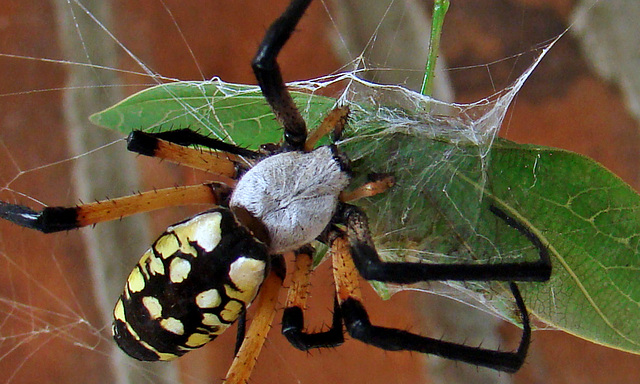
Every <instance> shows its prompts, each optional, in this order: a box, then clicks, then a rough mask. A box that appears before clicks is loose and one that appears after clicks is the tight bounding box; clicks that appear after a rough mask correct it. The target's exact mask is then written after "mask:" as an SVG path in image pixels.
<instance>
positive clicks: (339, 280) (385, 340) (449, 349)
mask: <svg viewBox="0 0 640 384" xmlns="http://www.w3.org/2000/svg"><path fill="white" fill-rule="evenodd" d="M350 249H351V246H350V244H349V241H348V240H347V238H346V236H344V235H342V236H338V237H335V239H334V240H333V241H332V243H331V251H332V259H333V268H334V279H335V281H336V290H337V297H338V301H339V303H340V309H341V312H342V317H343V319H344V323H345V327H346V328H347V332H348V333H349V335H350V336H351V337H353V338H355V339H358V340H360V341H362V342H364V343H367V344H370V345H373V346H375V347H378V348H382V349H385V350H389V351H402V350H404V351H415V352H420V353H428V354H433V355H437V356H440V357H444V358H447V359H453V360H458V361H462V362H466V363H469V364H475V365H479V366H483V367H488V368H492V369H496V370H500V371H505V372H515V371H517V370H518V369H519V368H520V367H521V366H522V364H523V362H524V359H525V357H526V354H527V350H528V348H529V343H530V341H531V326H530V324H529V315H528V313H527V308H526V307H525V305H524V301H523V300H522V296H521V295H520V291H519V290H518V287H517V286H516V284H515V283H510V284H509V286H510V289H511V292H512V293H513V296H514V298H515V301H516V306H517V308H518V311H519V312H520V318H521V321H522V325H523V333H522V338H521V340H520V345H519V346H518V349H517V350H516V351H515V352H504V351H495V350H490V349H484V348H477V347H472V346H468V345H463V344H457V343H452V342H448V341H444V340H439V339H434V338H430V337H425V336H421V335H418V334H415V333H411V332H407V331H403V330H400V329H395V328H387V327H381V326H375V325H372V324H371V321H370V320H369V315H368V314H367V311H366V309H365V308H364V305H363V304H362V299H361V296H360V286H359V282H358V274H357V272H356V271H357V270H356V268H355V265H354V263H353V260H352V258H351V256H350V255H349V250H350Z"/></svg>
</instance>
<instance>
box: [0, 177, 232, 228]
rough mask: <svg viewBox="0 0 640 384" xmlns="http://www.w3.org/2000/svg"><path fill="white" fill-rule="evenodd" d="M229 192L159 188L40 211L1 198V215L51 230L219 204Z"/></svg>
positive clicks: (208, 187) (209, 188) (219, 187)
mask: <svg viewBox="0 0 640 384" xmlns="http://www.w3.org/2000/svg"><path fill="white" fill-rule="evenodd" d="M228 194H229V188H228V187H226V186H225V185H222V184H217V183H209V184H200V185H191V186H184V187H172V188H165V189H158V190H153V191H147V192H142V193H139V194H136V195H130V196H124V197H120V198H117V199H111V200H103V201H97V202H95V203H88V204H82V205H78V206H76V207H46V208H44V209H42V210H40V211H36V210H33V209H31V208H29V207H26V206H23V205H17V204H10V203H6V202H4V201H0V218H2V219H5V220H9V221H11V222H13V223H15V224H18V225H20V226H23V227H26V228H30V229H35V230H38V231H40V232H44V233H52V232H60V231H67V230H70V229H76V228H80V227H85V226H88V225H93V224H97V223H101V222H105V221H111V220H118V219H121V218H123V217H126V216H131V215H135V214H138V213H141V212H148V211H153V210H157V209H161V208H166V207H173V206H181V205H190V204H211V205H218V204H219V203H220V202H221V201H224V200H225V199H226V197H227V195H228Z"/></svg>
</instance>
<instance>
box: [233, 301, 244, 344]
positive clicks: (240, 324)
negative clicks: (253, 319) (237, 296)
mask: <svg viewBox="0 0 640 384" xmlns="http://www.w3.org/2000/svg"><path fill="white" fill-rule="evenodd" d="M236 323H237V324H238V331H237V332H236V348H235V350H234V352H233V353H234V354H236V355H237V354H238V351H239V350H240V347H242V342H243V341H244V338H245V336H246V335H247V310H246V309H245V310H244V311H242V313H241V314H240V316H238V320H237V321H236Z"/></svg>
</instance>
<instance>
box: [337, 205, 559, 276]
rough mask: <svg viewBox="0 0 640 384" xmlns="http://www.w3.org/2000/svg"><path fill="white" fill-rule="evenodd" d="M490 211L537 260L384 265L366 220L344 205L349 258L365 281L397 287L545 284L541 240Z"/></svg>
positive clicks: (547, 266) (547, 269)
mask: <svg viewBox="0 0 640 384" xmlns="http://www.w3.org/2000/svg"><path fill="white" fill-rule="evenodd" d="M490 209H491V212H493V213H494V214H495V215H496V216H498V217H499V218H500V219H502V220H504V221H505V222H506V223H507V224H508V225H509V226H511V227H513V228H514V229H516V230H517V231H518V232H520V233H522V234H523V235H524V236H526V237H527V238H528V239H529V240H531V241H532V243H533V245H534V246H535V247H536V248H537V249H538V253H539V255H540V259H539V260H538V261H533V262H529V261H525V262H517V263H495V264H427V263H411V262H384V261H382V260H381V259H380V257H379V256H378V253H377V252H376V250H375V247H374V245H373V241H372V240H371V235H370V234H369V227H368V223H367V217H366V215H365V214H364V212H362V211H361V210H360V209H359V208H357V207H355V206H353V205H349V204H343V206H342V219H343V220H344V223H345V224H346V226H347V233H348V237H349V241H350V243H351V255H352V257H353V260H354V262H355V265H356V267H357V268H358V271H359V272H360V274H361V275H362V277H363V278H365V279H366V280H376V281H383V282H390V283H397V284H411V283H416V282H419V281H431V280H457V281H467V280H476V281H547V280H549V278H550V276H551V259H550V257H549V251H548V249H547V247H545V246H544V245H543V244H542V242H541V241H540V239H538V238H537V236H535V234H533V233H532V232H531V231H530V230H529V229H527V228H526V227H524V226H523V225H522V224H521V223H519V222H518V221H517V220H515V219H513V218H511V217H509V216H508V215H507V214H506V213H505V212H503V211H502V210H500V209H499V208H497V207H495V206H492V207H491V208H490Z"/></svg>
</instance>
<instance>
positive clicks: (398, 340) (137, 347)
mask: <svg viewBox="0 0 640 384" xmlns="http://www.w3.org/2000/svg"><path fill="white" fill-rule="evenodd" d="M310 2H311V0H293V1H291V4H290V5H289V7H288V8H287V10H286V11H285V12H284V13H283V14H282V16H280V18H278V19H277V20H276V21H275V22H274V23H273V25H272V26H271V27H270V28H269V30H268V31H267V33H266V36H265V38H264V40H263V42H262V44H261V45H260V47H259V49H258V53H257V54H256V57H255V59H254V61H253V70H254V73H255V75H256V78H257V79H258V83H259V85H260V88H261V90H262V93H263V95H264V96H265V99H266V100H267V102H268V103H269V105H270V106H271V108H272V110H273V112H274V115H275V116H276V119H277V120H278V121H279V122H280V123H281V124H282V127H283V130H284V135H283V136H284V140H283V143H282V144H280V145H275V146H274V145H271V146H269V147H268V148H269V149H268V150H265V151H263V152H254V151H251V150H248V149H244V148H240V147H237V146H235V145H232V144H229V143H225V142H222V141H220V140H216V139H212V138H209V137H206V136H203V135H200V134H197V133H195V132H192V131H190V130H188V129H181V130H176V131H170V132H161V133H153V134H151V133H144V132H141V131H135V132H133V133H132V134H131V135H130V136H129V138H128V148H129V149H130V150H131V151H134V152H137V153H140V154H143V155H147V156H154V157H159V158H163V159H167V160H170V161H175V162H178V163H181V164H184V165H188V166H190V167H193V168H197V169H203V170H205V171H207V172H209V173H210V174H211V178H212V180H213V181H212V182H210V183H205V184H201V185H193V186H184V187H174V188H167V189H162V190H157V191H151V192H145V193H141V194H138V195H132V196H126V197H122V198H120V199H115V200H108V201H103V202H97V203H91V204H84V205H80V206H77V207H71V208H65V207H47V208H45V209H43V210H42V211H34V210H32V209H31V208H28V207H25V206H21V205H16V204H10V203H6V202H0V217H2V218H4V219H7V220H10V221H12V222H14V223H16V224H19V225H22V226H24V227H28V228H33V229H37V230H40V231H42V232H56V231H62V230H68V229H73V228H78V227H82V226H88V225H93V224H95V223H98V222H102V221H108V220H115V219H119V218H121V217H123V216H128V215H132V214H136V213H140V212H144V211H149V210H154V209H160V208H163V207H168V206H175V205H186V204H208V205H211V206H213V207H212V208H210V209H209V210H207V211H205V212H203V213H200V214H198V215H196V216H194V217H192V218H190V219H187V220H185V221H184V222H181V223H178V224H175V225H173V226H170V227H169V228H168V229H167V230H166V231H165V232H164V233H163V234H162V235H161V236H160V237H159V238H158V240H156V241H155V242H154V243H153V245H152V246H151V248H150V249H149V250H148V251H147V252H146V253H145V254H144V255H143V256H142V258H141V259H140V261H139V262H138V264H137V265H136V266H135V267H134V269H133V271H132V272H131V274H130V276H129V278H128V279H127V283H126V285H125V290H124V293H123V294H122V295H121V296H120V298H119V299H118V301H117V304H116V307H115V310H114V325H113V330H114V337H115V339H116V341H117V342H118V344H119V345H120V346H121V347H122V349H123V350H124V351H125V352H127V353H128V354H130V355H131V356H133V357H135V358H137V359H141V360H170V359H173V358H176V357H178V356H181V355H183V354H184V353H186V352H188V351H190V350H192V349H195V348H198V347H200V346H202V345H204V344H206V343H207V342H209V341H210V340H212V339H213V338H215V337H216V336H217V335H219V334H220V333H222V332H223V331H224V330H225V329H227V328H228V327H229V326H230V325H231V324H232V323H233V322H235V321H236V320H239V322H240V326H239V327H238V329H239V336H240V337H239V338H238V340H240V341H241V343H239V345H238V351H237V354H236V358H235V359H234V363H233V364H232V366H231V368H230V370H229V373H228V376H227V383H240V382H245V381H246V380H247V379H248V377H249V374H250V372H251V369H252V367H253V365H254V364H255V360H256V357H257V354H258V353H259V351H260V349H261V346H262V344H263V342H264V339H265V337H266V334H267V331H268V330H269V328H270V324H271V322H272V320H273V316H274V312H275V308H276V302H277V297H278V291H279V289H280V287H281V285H282V280H283V278H284V273H285V270H284V263H283V257H282V255H281V254H283V253H284V254H287V255H289V256H290V257H294V258H295V264H296V270H295V271H294V273H293V276H292V281H291V286H290V288H289V295H288V297H287V302H286V304H285V310H284V314H283V317H282V333H283V334H284V335H285V336H286V337H287V339H288V340H289V341H290V343H291V344H292V345H293V346H294V347H296V348H298V349H301V350H308V349H311V348H325V347H335V346H338V345H340V344H341V343H342V342H343V341H344V336H343V330H345V329H346V331H347V333H348V334H349V335H350V336H351V337H353V338H355V339H358V340H361V341H363V342H365V343H368V344H371V345H373V346H376V347H379V348H383V349H386V350H408V351H417V352H421V353H429V354H436V355H439V356H442V357H445V358H449V359H455V360H459V361H463V362H467V363H470V364H477V365H481V366H486V367H490V368H494V369H498V370H503V371H508V372H513V371H516V370H517V369H519V368H520V366H521V365H522V363H523V361H524V358H525V356H526V353H527V349H528V346H529V342H530V337H531V328H530V325H529V317H528V314H527V309H526V307H525V305H524V301H523V300H522V297H521V296H520V293H519V291H518V287H517V286H516V284H515V283H513V281H545V280H548V279H549V276H550V273H551V262H550V259H549V254H548V250H547V249H546V247H545V246H544V244H543V243H542V241H541V240H540V239H539V238H538V237H537V236H536V235H535V234H534V233H532V232H531V231H530V230H529V229H527V227H526V226H525V225H523V224H522V223H520V222H519V221H518V220H516V219H515V218H513V217H511V216H510V215H509V214H508V213H507V212H506V211H505V209H504V207H501V206H497V205H490V207H489V209H490V211H491V212H492V213H493V214H494V215H495V216H496V217H497V218H498V219H499V220H501V221H503V222H504V223H506V224H507V225H508V226H509V227H511V228H512V230H514V231H517V232H518V233H520V235H522V236H524V237H526V238H527V239H528V240H529V241H530V242H531V243H532V244H533V246H534V247H535V248H536V249H537V250H538V252H539V260H537V261H527V262H517V263H515V262H514V263H497V264H466V263H458V264H455V263H454V264H432V263H419V264H414V263H410V262H385V261H382V260H381V259H380V257H379V256H378V253H377V251H376V249H375V246H374V243H373V240H372V237H371V234H370V233H369V227H368V223H367V217H366V215H365V214H364V212H363V211H362V210H361V209H359V208H358V207H356V206H355V205H352V204H350V202H352V201H353V200H356V199H358V198H361V197H367V196H372V195H375V194H378V193H381V192H384V191H385V190H386V189H387V188H389V187H390V186H391V185H392V184H393V177H392V176H391V175H378V176H377V177H376V178H374V179H372V181H371V182H369V183H367V184H365V185H364V186H361V187H359V188H356V189H355V190H351V191H349V192H348V193H347V192H345V189H346V188H347V187H348V186H349V183H350V180H351V174H350V170H349V160H348V157H347V156H346V155H345V154H343V153H342V152H341V151H340V150H339V149H338V148H337V147H336V146H334V145H328V146H320V147H318V148H315V145H316V143H317V142H318V140H319V139H320V138H321V137H322V136H325V135H327V134H328V133H330V132H334V133H335V136H339V135H340V132H342V130H343V128H344V126H345V124H346V121H347V116H348V109H347V108H344V107H341V108H340V107H339V108H336V109H334V110H333V111H330V112H329V113H328V115H327V117H326V118H325V119H324V120H323V122H322V123H321V124H320V126H319V127H318V128H317V129H316V131H315V132H314V133H313V134H312V135H311V136H310V137H308V136H307V128H306V126H305V122H304V120H303V118H302V116H301V115H300V112H299V111H298V109H297V107H296V105H295V104H294V102H293V99H292V98H291V95H290V94H289V92H288V90H287V87H286V86H285V84H284V82H283V81H282V76H281V75H280V69H279V67H278V65H277V63H276V58H277V56H278V53H279V51H280V49H281V48H282V47H283V45H284V44H285V43H286V41H287V40H288V38H289V37H290V35H291V33H292V31H293V30H294V29H295V27H296V25H297V23H298V21H299V20H300V18H301V17H302V15H303V14H304V12H305V10H306V9H307V7H308V6H309V4H310ZM194 146H195V147H198V148H197V149H196V148H193V147H194ZM204 148H206V149H207V150H203V149H204ZM380 155H381V156H384V154H380ZM316 240H319V241H322V242H324V243H326V244H327V245H328V247H329V255H330V256H331V258H332V262H333V269H334V281H335V286H336V295H335V304H334V305H335V308H334V312H333V321H332V324H331V328H330V329H329V330H327V331H324V332H319V333H318V332H316V333H308V332H305V330H304V317H303V315H304V310H305V304H306V298H307V297H308V294H309V292H308V291H309V286H310V285H309V275H310V274H311V272H312V263H311V258H312V253H313V248H312V247H311V245H310V243H312V242H314V241H316ZM359 276H360V277H363V278H365V279H367V280H376V281H382V282H391V283H399V284H411V283H416V282H421V281H431V280H457V281H467V280H478V281H505V282H509V287H510V290H511V292H512V293H513V296H514V298H515V305H516V310H517V312H519V314H520V318H521V320H522V323H523V334H522V338H521V341H520V345H519V346H518V349H517V350H516V351H515V352H503V351H494V350H488V349H482V348H477V347H472V346H467V345H461V344H455V343H450V342H447V341H444V340H441V339H434V338H429V337H425V336H421V335H419V334H415V333H410V332H407V331H403V330H399V329H394V328H386V327H380V326H375V325H372V324H371V322H370V320H369V316H368V314H367V312H366V310H365V308H364V305H363V303H362V299H361V296H360V289H359V282H358V279H359ZM251 303H254V305H255V307H256V308H255V310H254V316H253V321H252V322H251V327H250V328H249V329H248V330H247V332H246V335H245V331H244V324H245V313H246V309H247V307H249V305H250V304H251Z"/></svg>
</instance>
